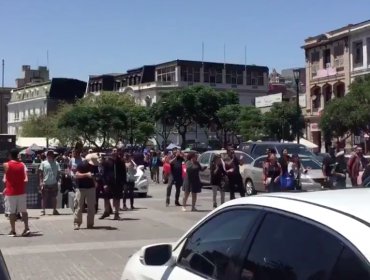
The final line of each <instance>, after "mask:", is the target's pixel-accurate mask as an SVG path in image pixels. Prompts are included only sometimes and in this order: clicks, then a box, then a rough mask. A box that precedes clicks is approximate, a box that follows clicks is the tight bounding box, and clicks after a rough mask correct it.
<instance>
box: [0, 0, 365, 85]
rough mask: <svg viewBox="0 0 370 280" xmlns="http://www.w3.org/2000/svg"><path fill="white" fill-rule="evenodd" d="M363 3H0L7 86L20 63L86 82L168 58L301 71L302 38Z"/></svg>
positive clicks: (356, 15)
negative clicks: (104, 74)
mask: <svg viewBox="0 0 370 280" xmlns="http://www.w3.org/2000/svg"><path fill="white" fill-rule="evenodd" d="M369 11H370V1H369V0H352V1H349V0H325V1H322V0H310V1H308V0H275V1H273V0H270V1H267V0H259V1H252V0H228V1H226V0H186V1H180V0H141V1H139V0H131V1H128V0H104V1H103V0H60V1H57V0H32V1H31V0H1V2H0V28H1V32H0V59H2V58H4V59H5V63H6V69H5V85H7V86H14V84H15V82H14V80H15V79H16V78H17V77H18V76H20V74H21V65H22V64H30V65H31V66H32V67H37V66H39V65H46V62H47V59H46V57H47V55H46V54H47V51H49V67H50V72H51V76H52V77H71V78H78V79H82V80H85V81H86V80H87V79H88V75H89V74H102V73H110V72H124V71H125V70H127V69H130V68H134V67H137V66H141V65H143V64H155V63H160V62H164V61H168V60H173V59H191V60H200V59H201V56H202V52H201V49H202V42H204V45H205V60H206V61H220V62H222V61H223V57H224V44H226V61H227V62H230V63H241V64H243V63H244V46H245V45H247V62H248V64H257V65H267V66H268V67H269V68H270V71H271V70H272V68H276V69H284V68H289V67H295V66H303V65H304V54H303V51H302V50H301V49H300V46H302V45H303V42H304V39H305V38H307V37H309V36H313V35H318V34H320V33H324V32H325V31H329V30H332V29H335V28H339V27H342V26H344V25H347V24H349V23H357V22H361V21H364V20H368V19H370V13H369Z"/></svg>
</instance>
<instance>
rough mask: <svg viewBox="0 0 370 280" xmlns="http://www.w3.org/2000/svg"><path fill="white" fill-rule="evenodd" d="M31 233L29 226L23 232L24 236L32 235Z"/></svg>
mask: <svg viewBox="0 0 370 280" xmlns="http://www.w3.org/2000/svg"><path fill="white" fill-rule="evenodd" d="M30 234H31V231H30V229H29V228H27V229H25V230H24V231H23V232H22V236H23V237H27V236H30Z"/></svg>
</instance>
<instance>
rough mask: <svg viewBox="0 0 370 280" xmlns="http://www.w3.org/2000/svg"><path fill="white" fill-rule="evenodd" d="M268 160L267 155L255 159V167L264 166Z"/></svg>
mask: <svg viewBox="0 0 370 280" xmlns="http://www.w3.org/2000/svg"><path fill="white" fill-rule="evenodd" d="M265 161H266V157H262V158H259V159H257V160H255V161H254V165H253V167H256V168H263V163H264V162H265Z"/></svg>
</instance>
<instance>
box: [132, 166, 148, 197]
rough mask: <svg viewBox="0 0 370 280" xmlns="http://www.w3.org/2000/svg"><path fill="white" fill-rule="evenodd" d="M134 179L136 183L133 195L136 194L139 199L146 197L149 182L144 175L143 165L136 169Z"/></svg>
mask: <svg viewBox="0 0 370 280" xmlns="http://www.w3.org/2000/svg"><path fill="white" fill-rule="evenodd" d="M135 178H136V181H135V188H134V193H136V194H137V195H138V196H139V197H146V196H147V195H148V189H149V180H148V177H147V176H146V175H145V172H144V166H143V165H139V166H138V167H137V168H136V174H135Z"/></svg>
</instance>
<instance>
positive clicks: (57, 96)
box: [7, 78, 86, 136]
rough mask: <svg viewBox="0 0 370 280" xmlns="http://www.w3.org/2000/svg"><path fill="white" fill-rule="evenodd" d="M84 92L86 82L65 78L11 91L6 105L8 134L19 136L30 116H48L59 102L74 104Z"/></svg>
mask: <svg viewBox="0 0 370 280" xmlns="http://www.w3.org/2000/svg"><path fill="white" fill-rule="evenodd" d="M85 90H86V82H83V81H80V80H75V79H66V78H53V79H52V80H51V81H49V82H44V83H37V84H31V85H26V86H24V87H22V88H17V89H13V90H12V91H11V98H10V101H9V103H8V129H7V131H8V133H9V134H16V135H18V136H19V134H20V132H21V129H22V124H23V123H24V122H25V121H27V120H28V119H29V118H30V117H31V116H40V115H50V114H52V113H53V112H55V111H56V110H57V108H58V104H60V102H61V101H63V102H69V103H72V102H75V101H76V99H78V98H82V97H83V96H84V94H85Z"/></svg>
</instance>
